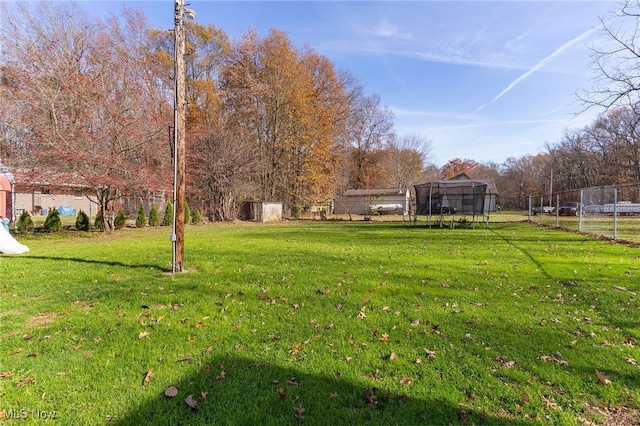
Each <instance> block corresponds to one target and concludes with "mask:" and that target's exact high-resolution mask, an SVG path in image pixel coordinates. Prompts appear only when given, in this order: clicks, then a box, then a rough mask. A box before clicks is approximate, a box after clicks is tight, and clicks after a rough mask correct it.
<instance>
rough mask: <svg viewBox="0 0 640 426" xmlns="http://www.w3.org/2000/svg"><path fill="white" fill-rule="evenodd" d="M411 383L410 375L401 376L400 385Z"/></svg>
mask: <svg viewBox="0 0 640 426" xmlns="http://www.w3.org/2000/svg"><path fill="white" fill-rule="evenodd" d="M411 383H413V379H412V378H411V377H403V378H402V379H400V384H401V385H410V384H411Z"/></svg>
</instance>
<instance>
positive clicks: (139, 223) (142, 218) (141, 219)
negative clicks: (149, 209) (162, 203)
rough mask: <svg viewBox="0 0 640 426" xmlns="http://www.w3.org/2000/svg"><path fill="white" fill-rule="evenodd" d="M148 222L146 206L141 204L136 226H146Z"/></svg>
mask: <svg viewBox="0 0 640 426" xmlns="http://www.w3.org/2000/svg"><path fill="white" fill-rule="evenodd" d="M146 224H147V215H146V214H145V212H144V207H143V206H140V208H139V209H138V217H137V218H136V228H144V227H145V226H146Z"/></svg>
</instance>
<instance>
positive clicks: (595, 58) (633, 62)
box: [577, 0, 640, 111]
mask: <svg viewBox="0 0 640 426" xmlns="http://www.w3.org/2000/svg"><path fill="white" fill-rule="evenodd" d="M600 23H601V25H600V28H599V29H600V34H601V38H600V39H599V42H598V44H597V45H596V46H594V47H592V49H591V50H592V55H591V59H592V64H591V66H592V68H593V70H594V71H595V73H596V77H595V80H594V81H595V84H594V87H592V88H591V89H590V90H585V91H581V92H578V93H577V97H578V99H579V100H580V101H581V102H582V104H583V106H584V109H583V111H585V110H587V109H590V108H592V107H598V108H604V109H609V108H611V107H614V106H620V105H629V106H636V105H637V103H638V94H639V92H640V45H639V44H638V38H639V37H640V1H639V0H626V1H625V2H624V3H623V4H622V6H621V7H620V9H618V10H616V11H613V12H611V13H609V14H608V15H606V16H604V17H601V18H600Z"/></svg>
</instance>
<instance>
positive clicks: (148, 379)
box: [142, 369, 153, 386]
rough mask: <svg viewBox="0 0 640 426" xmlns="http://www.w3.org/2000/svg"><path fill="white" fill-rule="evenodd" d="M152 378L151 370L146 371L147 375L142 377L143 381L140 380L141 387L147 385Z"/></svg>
mask: <svg viewBox="0 0 640 426" xmlns="http://www.w3.org/2000/svg"><path fill="white" fill-rule="evenodd" d="M152 377H153V369H151V370H149V371H147V374H145V375H144V379H143V380H142V385H143V386H144V385H146V384H147V383H149V381H150V380H151V378H152Z"/></svg>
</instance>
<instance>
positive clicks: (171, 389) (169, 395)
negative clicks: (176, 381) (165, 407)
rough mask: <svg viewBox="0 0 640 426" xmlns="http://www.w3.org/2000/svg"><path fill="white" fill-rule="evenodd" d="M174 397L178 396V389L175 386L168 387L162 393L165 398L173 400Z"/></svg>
mask: <svg viewBox="0 0 640 426" xmlns="http://www.w3.org/2000/svg"><path fill="white" fill-rule="evenodd" d="M176 395H178V388H177V387H175V386H169V387H168V388H167V389H166V390H165V391H164V396H166V397H167V398H173V397H175V396H176Z"/></svg>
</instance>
